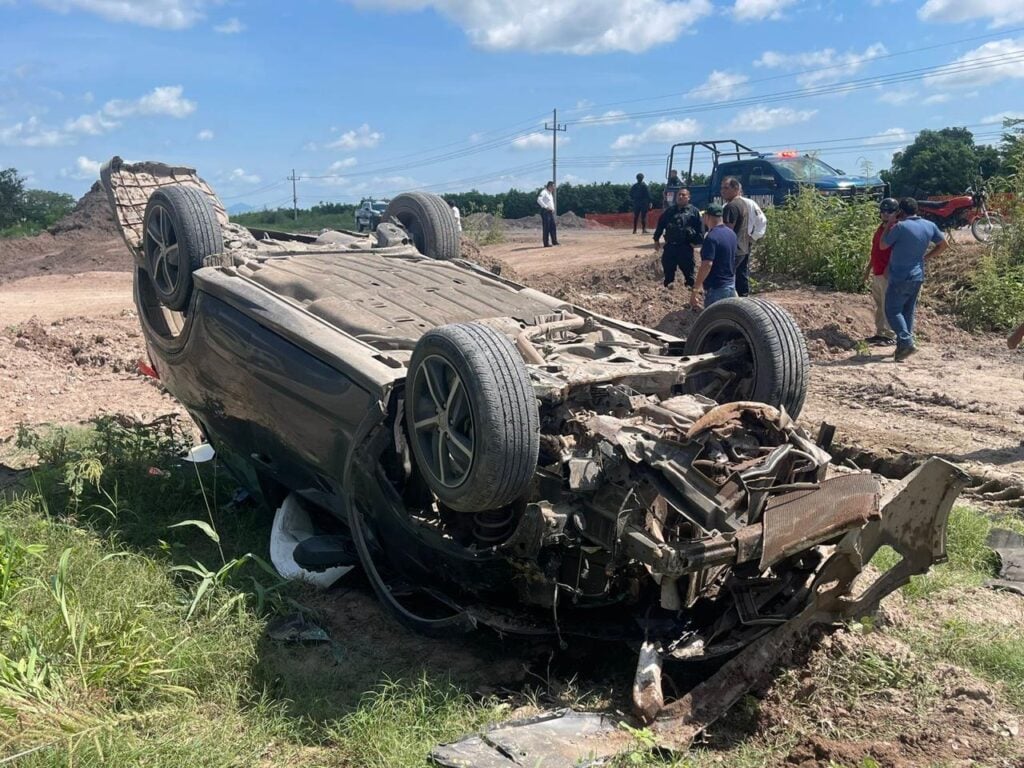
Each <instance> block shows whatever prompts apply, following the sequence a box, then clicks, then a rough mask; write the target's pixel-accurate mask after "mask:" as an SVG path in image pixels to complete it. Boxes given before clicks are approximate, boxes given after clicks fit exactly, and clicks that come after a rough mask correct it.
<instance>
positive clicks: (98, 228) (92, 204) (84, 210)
mask: <svg viewBox="0 0 1024 768" xmlns="http://www.w3.org/2000/svg"><path fill="white" fill-rule="evenodd" d="M76 230H86V231H89V232H95V233H96V234H97V235H102V236H106V237H117V236H118V235H119V234H120V233H119V232H118V229H117V223H116V222H115V221H114V214H113V211H112V210H111V208H110V203H109V202H108V200H107V195H106V193H105V192H104V191H103V188H102V187H101V186H100V183H99V182H98V181H97V182H96V183H95V184H93V185H92V189H90V190H89V191H88V192H86V193H85V195H84V196H83V197H82V199H81V200H79V201H78V204H77V205H76V206H75V209H74V210H73V211H72V212H71V213H70V214H68V215H67V216H65V217H64V218H63V219H61V220H60V221H58V222H57V223H56V224H54V225H53V226H52V227H50V228H49V229H48V230H47V231H48V232H49V233H50V234H51V235H60V234H62V233H64V232H74V231H76Z"/></svg>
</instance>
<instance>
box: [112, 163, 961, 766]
mask: <svg viewBox="0 0 1024 768" xmlns="http://www.w3.org/2000/svg"><path fill="white" fill-rule="evenodd" d="M102 179H103V183H104V186H105V188H106V190H107V192H108V195H109V197H110V200H111V204H112V206H113V208H114V210H115V215H116V218H117V219H118V222H119V224H120V226H121V230H122V233H123V234H124V237H125V241H126V243H127V244H128V246H129V248H130V249H131V251H132V253H133V254H134V256H135V259H136V280H135V292H136V305H137V308H138V311H139V315H140V322H141V324H142V327H143V331H144V333H145V335H146V339H147V346H148V349H149V353H150V362H151V364H152V366H153V368H154V369H155V371H156V372H157V374H158V375H159V377H160V380H161V381H162V382H163V384H164V386H166V387H167V389H168V390H169V391H170V392H171V393H172V394H174V395H175V396H176V397H177V398H178V399H179V400H181V401H182V403H183V404H184V405H185V406H186V407H187V408H188V410H189V412H190V413H191V414H192V416H193V418H194V419H195V420H196V422H197V424H198V425H199V426H200V429H201V430H202V431H203V433H204V435H205V436H206V437H207V439H208V440H209V441H210V443H211V444H212V445H213V446H214V447H215V448H216V449H217V452H218V455H219V457H220V458H221V460H223V461H224V463H225V464H227V465H228V466H229V467H230V468H231V469H232V470H233V471H234V473H235V474H236V476H237V477H239V479H240V482H241V483H242V484H243V485H245V486H246V487H248V488H250V489H252V490H253V491H254V492H256V493H258V494H259V495H260V496H262V497H263V498H264V499H265V500H266V501H267V502H268V505H269V506H271V507H272V508H273V507H274V506H276V505H278V504H280V503H281V501H282V500H283V498H284V497H285V496H286V495H291V496H294V497H295V498H298V499H300V500H301V503H302V504H303V505H305V506H306V507H308V508H309V510H310V513H311V515H312V517H313V518H314V519H315V520H316V521H317V526H318V530H317V532H316V533H315V534H314V535H312V536H309V537H308V538H307V539H305V540H303V541H300V542H299V544H298V546H297V547H296V549H295V552H294V560H295V562H296V563H298V564H299V565H300V566H301V567H303V568H304V569H306V570H308V571H316V570H322V569H324V568H328V567H334V566H338V565H354V566H358V567H361V568H362V569H363V570H364V571H365V573H366V575H367V577H368V579H369V581H370V583H371V584H372V586H373V588H374V590H375V592H376V594H377V595H378V597H379V598H380V599H381V601H382V602H383V603H384V604H385V605H386V606H387V607H388V608H389V609H390V610H391V612H392V613H393V614H394V616H395V617H396V618H397V619H398V620H400V621H402V622H403V623H405V624H407V625H409V626H411V627H413V628H415V629H417V630H419V631H421V632H427V633H436V634H443V633H449V632H452V631H456V630H467V631H468V630H471V629H473V628H475V627H480V626H482V627H490V628H492V629H493V630H496V631H498V632H501V633H507V634H514V635H521V636H547V637H555V638H557V639H558V640H559V641H561V642H562V643H566V642H570V641H571V638H572V637H574V636H588V637H595V638H599V639H603V640H607V641H609V642H612V641H615V642H625V643H628V644H629V645H630V646H631V647H632V648H634V649H635V650H636V651H637V658H638V664H637V671H636V677H635V682H634V688H633V695H632V698H633V708H634V716H635V717H636V718H637V720H638V721H639V722H640V723H644V724H648V725H649V726H650V728H651V729H652V731H653V732H654V733H655V734H656V735H657V737H658V739H659V741H660V742H661V743H663V744H665V745H667V746H670V747H676V748H685V747H686V745H688V744H689V742H690V740H691V739H692V737H693V735H694V734H695V733H696V732H697V731H698V730H699V729H700V728H701V727H703V726H704V725H706V724H707V723H708V722H710V721H711V720H713V719H714V718H716V717H718V716H719V715H720V714H721V713H722V712H724V711H725V710H726V709H727V708H728V707H729V706H730V705H731V704H732V703H733V702H735V701H736V700H737V699H738V698H739V696H741V695H742V693H743V692H744V691H745V690H747V688H748V687H749V685H750V684H751V683H752V682H753V680H755V679H756V677H757V675H759V674H762V673H763V672H764V671H765V669H767V668H768V667H770V666H771V663H772V662H773V660H774V659H777V658H778V656H779V654H780V653H781V652H782V650H783V649H784V648H785V647H787V646H788V645H789V644H791V643H793V642H794V641H795V640H796V638H797V637H798V636H799V635H800V633H802V632H805V631H806V630H807V629H808V628H809V627H810V626H812V625H815V624H826V625H832V624H836V623H838V622H842V621H845V620H849V619H852V618H855V617H857V616H860V615H864V614H866V613H869V612H871V611H872V610H874V608H875V607H877V605H878V601H879V600H880V599H881V598H882V597H884V596H885V595H886V594H888V593H890V592H891V591H893V590H894V589H896V588H898V587H899V586H900V585H901V584H904V583H906V581H907V580H908V579H909V578H910V576H911V575H913V574H917V573H922V572H924V571H926V570H927V569H928V568H929V567H930V566H931V565H932V564H933V563H935V562H939V561H941V560H942V559H943V558H944V557H945V524H946V518H947V516H948V514H949V511H950V508H951V505H952V503H953V500H954V499H955V497H956V495H957V493H958V492H959V489H960V488H961V487H962V485H963V483H964V476H963V474H962V473H961V472H960V470H958V469H957V468H956V467H954V466H953V465H950V464H948V463H946V462H943V461H940V460H937V459H933V460H931V461H930V462H928V463H926V464H925V465H923V466H922V467H920V468H919V469H918V470H916V471H915V473H913V474H912V475H910V476H909V477H908V478H906V479H904V480H903V481H901V482H900V483H897V484H893V485H890V486H889V487H886V488H883V486H882V483H881V482H880V480H879V478H877V477H875V476H873V475H871V474H870V473H866V472H860V471H855V470H852V469H847V468H840V467H835V466H834V465H833V464H832V463H831V456H830V454H829V453H828V450H827V448H828V444H827V440H824V439H823V440H821V441H820V442H819V441H816V440H815V439H814V438H812V437H811V436H810V435H808V434H807V433H806V432H805V431H804V430H803V429H802V428H801V427H800V426H799V425H798V424H797V423H796V422H795V421H794V419H795V418H797V417H798V416H799V413H800V410H801V408H802V405H803V400H804V396H805V393H806V383H807V382H806V380H807V376H808V375H809V362H808V358H807V351H806V347H805V345H804V341H803V336H802V334H801V333H800V331H799V328H797V326H796V324H795V323H794V322H793V320H792V319H791V318H790V317H789V315H787V314H786V313H785V312H784V311H783V310H781V309H780V308H778V307H776V306H775V305H773V304H771V303H770V302H767V301H764V300H761V299H733V300H726V301H723V302H719V303H717V304H715V305H713V306H712V307H709V308H708V309H706V310H705V311H704V312H703V313H702V314H701V316H700V318H698V320H697V321H696V322H695V324H694V328H693V331H692V333H691V334H690V336H689V337H688V338H687V339H685V340H683V339H678V338H675V337H672V336H669V335H667V334H664V333H660V332H658V331H655V330H651V329H647V328H643V327H640V326H637V325H633V324H630V323H625V322H621V321H618V320H614V319H612V318H608V317H604V316H601V315H599V314H596V313H593V312H590V311H588V310H586V309H585V308H583V307H578V306H575V305H571V304H567V303H566V302H564V301H560V300H558V299H556V298H554V297H551V296H548V295H545V294H543V293H540V292H539V291H536V290H533V289H531V288H527V287H524V286H522V285H518V284H517V283H514V282H512V281H510V280H507V279H504V278H502V277H501V276H500V275H496V274H493V273H491V272H489V271H487V270H484V269H483V268H481V267H479V266H477V265H474V264H472V263H470V262H468V261H465V260H463V259H461V258H460V253H459V247H458V242H459V241H458V232H457V229H455V225H454V222H453V220H452V219H451V218H450V216H451V214H450V211H449V210H448V209H447V206H446V204H445V203H444V202H443V201H441V200H440V198H435V197H434V196H431V195H424V194H422V193H412V194H408V195H400V196H398V197H396V198H395V199H394V200H392V202H391V203H390V204H389V208H388V211H387V212H385V215H384V219H383V221H382V223H381V224H380V225H379V226H378V227H377V228H376V230H375V231H374V232H372V233H370V234H369V235H362V234H358V233H353V232H345V231H328V232H324V233H321V234H320V235H317V236H307V235H295V234H287V233H276V232H269V231H264V230H258V229H254V230H247V229H245V228H244V227H240V226H238V225H236V224H232V223H230V222H229V221H228V219H227V216H226V214H224V211H223V207H222V206H221V205H220V204H219V202H218V201H217V199H216V196H215V195H214V194H213V192H212V190H211V189H210V188H209V187H208V186H207V185H206V184H205V183H204V182H202V180H201V179H199V177H198V176H196V174H195V172H194V171H193V170H192V169H188V168H180V167H171V166H165V165H162V164H159V163H142V164H135V165H129V164H125V163H123V162H122V161H120V159H118V158H114V160H112V161H111V162H110V163H108V164H107V165H106V166H105V167H104V169H103V172H102ZM883 545H887V546H890V547H892V548H893V549H895V550H896V551H897V552H898V553H899V554H900V555H901V556H902V559H901V560H900V562H899V564H897V565H896V566H895V567H893V568H892V569H890V570H889V571H888V572H886V573H884V574H877V573H871V572H870V570H865V569H866V567H867V565H868V563H869V562H870V559H871V557H872V555H873V554H874V553H875V551H877V550H878V549H879V548H880V547H881V546H883ZM871 577H873V578H871ZM865 581H868V582H870V583H869V584H864V583H862V582H865ZM707 658H718V659H724V660H725V661H724V663H723V664H722V666H721V668H720V669H719V671H717V672H716V673H714V674H713V675H712V676H711V677H710V678H708V680H707V681H706V682H704V683H701V684H700V685H699V686H698V687H697V688H696V689H694V690H693V691H691V692H690V693H689V694H687V695H686V696H684V697H682V698H678V699H676V700H675V701H669V702H668V703H666V697H665V694H664V693H663V690H662V686H661V669H662V665H663V664H665V663H686V662H692V661H694V660H699V659H707ZM546 722H547V721H546ZM548 725H550V722H548ZM523 727H524V728H530V727H533V728H536V727H537V724H536V723H531V724H526V725H524V726H523ZM545 727H547V726H545ZM492 742H493V739H492V740H491V742H490V743H489V742H488V741H487V739H483V740H480V741H479V744H478V745H477V747H478V748H479V750H480V751H478V752H477V753H472V754H470V753H465V754H463V752H460V750H464V749H468V747H465V745H463V746H462V747H453V748H452V750H454V751H450V752H449V753H443V751H442V752H441V753H439V754H438V755H436V756H435V757H436V758H437V759H438V760H439V761H441V762H442V763H443V764H451V765H472V764H481V765H483V764H488V765H489V764H499V763H497V762H495V763H487V762H486V759H490V758H486V759H485V756H486V754H488V750H491V751H493V749H494V744H493V743H492ZM614 742H615V739H611V738H610V739H609V740H608V744H613V743H614ZM594 743H595V742H593V741H591V742H589V746H590V747H593V746H594ZM477 747H474V749H476V748H477ZM499 751H500V750H499ZM591 751H592V752H594V751H595V750H593V749H592V750H591ZM598 751H599V750H598ZM445 754H448V755H449V757H447V758H446V757H445ZM466 754H470V757H469V758H467V757H466V756H465V755H466ZM473 754H475V755H476V756H475V757H473ZM582 754H583V753H582V752H581V753H579V754H577V758H578V757H579V756H581V755H582ZM452 755H454V756H452ZM460 755H461V756H460ZM470 758H471V760H475V761H477V762H472V761H471V762H465V760H467V759H470ZM446 759H449V760H450V762H448V763H445V762H444V761H445V760H446ZM494 759H495V760H497V759H498V758H494ZM458 760H463V761H464V762H461V763H460V762H458ZM508 764H509V765H512V764H514V763H511V762H510V763H508ZM545 764H547V763H545ZM567 764H573V763H567Z"/></svg>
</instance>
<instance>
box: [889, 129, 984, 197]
mask: <svg viewBox="0 0 1024 768" xmlns="http://www.w3.org/2000/svg"><path fill="white" fill-rule="evenodd" d="M999 169H1000V158H999V153H998V152H997V151H996V150H995V149H994V148H992V147H986V146H983V147H978V146H976V145H975V143H974V135H973V134H972V133H971V132H970V131H969V130H967V129H966V128H943V129H941V130H938V131H929V130H924V131H921V132H920V133H919V134H918V135H917V138H916V139H914V143H913V144H911V145H910V146H908V147H907V148H906V149H904V150H903V151H902V152H897V153H896V154H895V155H893V158H892V168H891V169H890V170H889V171H883V172H882V178H883V179H884V180H885V181H887V182H889V184H890V186H891V187H892V192H893V194H894V195H897V196H900V195H913V196H915V197H927V196H928V195H955V194H960V193H962V192H963V191H964V190H965V189H966V188H967V187H968V186H970V185H971V184H973V183H974V182H975V180H976V178H977V176H978V175H979V174H981V175H982V176H984V177H989V176H993V175H995V174H996V173H998V171H999Z"/></svg>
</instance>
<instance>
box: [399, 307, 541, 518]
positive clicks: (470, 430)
mask: <svg viewBox="0 0 1024 768" xmlns="http://www.w3.org/2000/svg"><path fill="white" fill-rule="evenodd" d="M405 382H406V383H405V418H406V428H407V430H408V434H409V443H410V445H411V446H412V451H413V455H414V457H415V459H416V465H417V467H418V468H419V470H420V472H421V473H422V474H423V477H424V479H425V480H426V482H427V485H428V486H429V487H430V490H431V491H433V492H434V494H435V495H436V496H437V498H438V499H439V500H440V501H441V502H442V503H443V504H445V505H446V506H448V507H451V508H452V509H454V510H457V511H460V512H478V511H483V510H489V509H497V508H499V507H502V506H505V505H506V504H508V503H510V502H512V501H514V500H515V499H517V498H519V497H520V496H522V494H523V493H524V492H525V491H526V489H527V488H528V486H529V485H530V482H531V479H532V478H533V474H534V471H535V469H536V467H537V455H538V452H539V450H540V415H539V411H538V409H537V400H536V397H535V395H534V392H533V386H532V384H531V383H530V377H529V374H528V373H527V372H526V366H525V365H524V363H523V359H522V357H521V356H520V354H519V352H517V351H516V348H515V346H514V345H513V344H512V342H511V341H510V340H509V338H508V337H507V336H505V335H503V334H501V333H498V332H497V331H495V330H494V329H492V328H489V327H488V326H486V325H481V324H478V323H458V324H453V325H443V326H440V327H438V328H434V329H432V330H430V331H427V333H425V334H424V335H423V336H422V338H421V339H420V340H419V342H417V344H416V348H415V349H414V350H413V353H412V358H411V360H410V362H409V369H408V374H407V376H406V380H405Z"/></svg>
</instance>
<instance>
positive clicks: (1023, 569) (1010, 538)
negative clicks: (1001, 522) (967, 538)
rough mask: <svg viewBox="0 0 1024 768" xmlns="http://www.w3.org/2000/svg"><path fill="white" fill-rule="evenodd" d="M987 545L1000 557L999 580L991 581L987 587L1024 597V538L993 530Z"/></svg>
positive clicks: (1009, 532) (1002, 530) (1001, 529)
mask: <svg viewBox="0 0 1024 768" xmlns="http://www.w3.org/2000/svg"><path fill="white" fill-rule="evenodd" d="M985 543H986V544H987V545H988V546H989V547H991V548H992V550H993V551H994V552H995V553H996V554H997V555H999V561H1000V563H1001V566H1000V568H999V578H998V579H990V580H989V581H987V582H985V586H988V587H992V588H994V589H1005V590H1007V591H1009V592H1016V593H1017V594H1018V595H1024V536H1021V535H1020V534H1019V533H1017V532H1015V531H1007V530H1005V529H1004V528H993V529H992V530H991V531H989V532H988V537H987V538H986V539H985Z"/></svg>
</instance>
